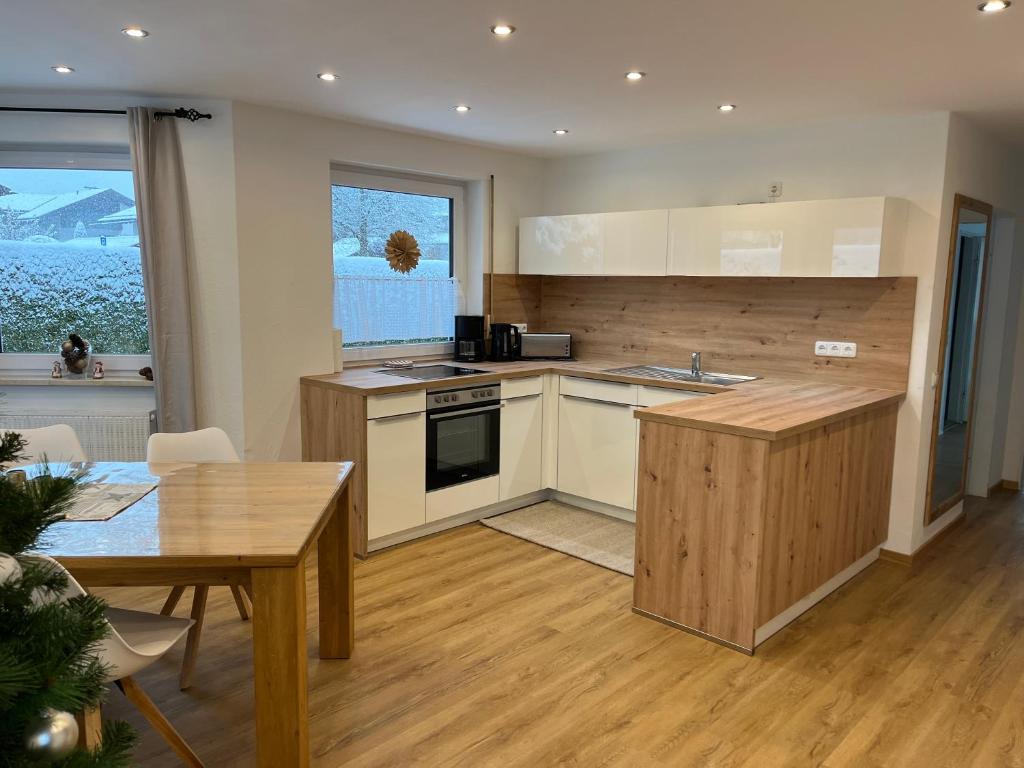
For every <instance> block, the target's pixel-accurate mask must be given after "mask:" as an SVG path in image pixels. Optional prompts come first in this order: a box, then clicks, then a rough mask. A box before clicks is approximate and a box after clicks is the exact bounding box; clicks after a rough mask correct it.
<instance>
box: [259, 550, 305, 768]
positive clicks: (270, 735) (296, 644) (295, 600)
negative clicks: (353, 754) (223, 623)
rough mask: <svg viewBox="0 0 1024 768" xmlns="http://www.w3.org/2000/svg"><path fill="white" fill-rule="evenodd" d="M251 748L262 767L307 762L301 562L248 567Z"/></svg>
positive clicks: (302, 766)
mask: <svg viewBox="0 0 1024 768" xmlns="http://www.w3.org/2000/svg"><path fill="white" fill-rule="evenodd" d="M252 591H253V607H252V624H253V627H252V630H253V631H252V640H253V666H254V677H255V682H256V740H257V741H256V754H257V758H258V764H259V765H260V766H264V768H281V766H289V767H290V768H291V767H294V768H306V767H307V766H308V765H309V712H308V707H309V694H308V676H307V660H306V578H305V565H304V564H303V563H299V564H298V565H296V566H292V567H289V568H253V569H252Z"/></svg>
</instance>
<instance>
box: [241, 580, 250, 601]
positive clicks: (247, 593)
mask: <svg viewBox="0 0 1024 768" xmlns="http://www.w3.org/2000/svg"><path fill="white" fill-rule="evenodd" d="M242 589H244V590H245V594H246V597H248V598H249V605H252V587H250V586H249V585H248V584H243V585H242Z"/></svg>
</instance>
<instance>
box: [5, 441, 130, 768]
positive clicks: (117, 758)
mask: <svg viewBox="0 0 1024 768" xmlns="http://www.w3.org/2000/svg"><path fill="white" fill-rule="evenodd" d="M24 447H25V443H24V441H23V440H22V439H21V437H20V436H19V435H17V434H16V433H13V432H7V433H4V434H2V435H0V766H19V767H20V766H26V767H28V766H33V767H34V766H43V765H57V766H61V768H78V767H79V766H104V767H109V768H114V767H116V766H128V765H131V756H130V751H131V748H132V746H133V745H134V742H135V734H134V732H133V731H132V730H131V729H130V728H129V727H128V725H126V724H125V723H120V722H108V723H106V724H105V725H104V728H103V736H102V742H101V746H99V747H98V748H97V749H96V750H95V751H92V752H88V751H85V750H83V749H80V748H76V747H75V743H76V742H77V736H78V728H77V725H76V724H75V722H74V717H73V714H72V713H75V712H81V711H84V710H86V709H89V708H92V707H95V706H98V705H99V703H100V701H101V700H102V698H103V695H104V693H105V690H106V688H105V684H104V683H105V680H106V676H107V672H108V670H107V669H106V668H105V667H104V665H103V664H102V663H101V662H100V660H99V659H98V658H97V656H96V648H97V644H98V643H99V642H100V641H101V640H102V639H103V638H104V637H105V636H106V634H107V632H108V631H109V626H108V624H107V623H106V621H104V618H103V610H104V607H105V605H104V602H103V601H102V600H101V599H99V598H98V597H94V596H91V595H88V596H82V597H73V598H70V599H68V600H63V599H62V598H61V596H62V595H63V594H64V590H65V588H66V586H67V577H66V576H65V575H64V573H63V572H62V571H60V570H56V569H54V568H53V567H51V566H49V565H46V564H45V563H43V562H41V561H39V560H34V559H31V558H27V557H25V556H24V554H25V552H26V551H27V550H30V549H32V548H33V547H35V546H37V542H38V541H39V538H40V536H42V535H43V534H44V533H45V531H46V529H47V528H48V527H49V526H50V525H52V524H53V523H55V522H57V521H58V520H60V519H61V518H62V517H63V516H64V513H65V512H66V511H67V509H68V507H69V505H70V504H71V502H72V501H73V500H74V498H75V494H76V492H77V489H78V483H79V478H78V477H76V476H74V475H73V474H65V475H63V476H57V475H53V474H51V473H50V472H49V471H48V470H46V469H45V468H44V471H43V472H42V473H41V474H38V475H36V476H34V477H31V478H26V476H25V474H24V473H23V472H19V471H13V470H12V471H5V470H6V469H7V466H8V465H9V464H10V463H12V462H14V461H16V460H18V459H19V458H21V456H22V451H23V449H24Z"/></svg>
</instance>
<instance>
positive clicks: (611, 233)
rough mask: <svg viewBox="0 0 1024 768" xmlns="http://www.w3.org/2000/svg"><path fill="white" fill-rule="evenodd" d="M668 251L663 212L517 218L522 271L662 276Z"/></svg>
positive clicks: (531, 273)
mask: <svg viewBox="0 0 1024 768" xmlns="http://www.w3.org/2000/svg"><path fill="white" fill-rule="evenodd" d="M667 253H668V211H667V210H654V211H621V212H614V213H587V214H579V215H573V216H538V217H534V218H528V219H520V221H519V272H520V273H521V274H526V275H664V274H665V273H666V259H667Z"/></svg>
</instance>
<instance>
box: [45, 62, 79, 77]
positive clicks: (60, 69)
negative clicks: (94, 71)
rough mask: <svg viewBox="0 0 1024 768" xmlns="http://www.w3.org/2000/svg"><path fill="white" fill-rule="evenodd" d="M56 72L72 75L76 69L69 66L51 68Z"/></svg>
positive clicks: (61, 65) (62, 65) (60, 65)
mask: <svg viewBox="0 0 1024 768" xmlns="http://www.w3.org/2000/svg"><path fill="white" fill-rule="evenodd" d="M50 69H52V70H53V71H54V72H60V73H61V74H62V75H70V74H71V73H72V72H74V71H75V69H74V67H69V66H68V65H67V64H58V65H57V66H56V67H50Z"/></svg>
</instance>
